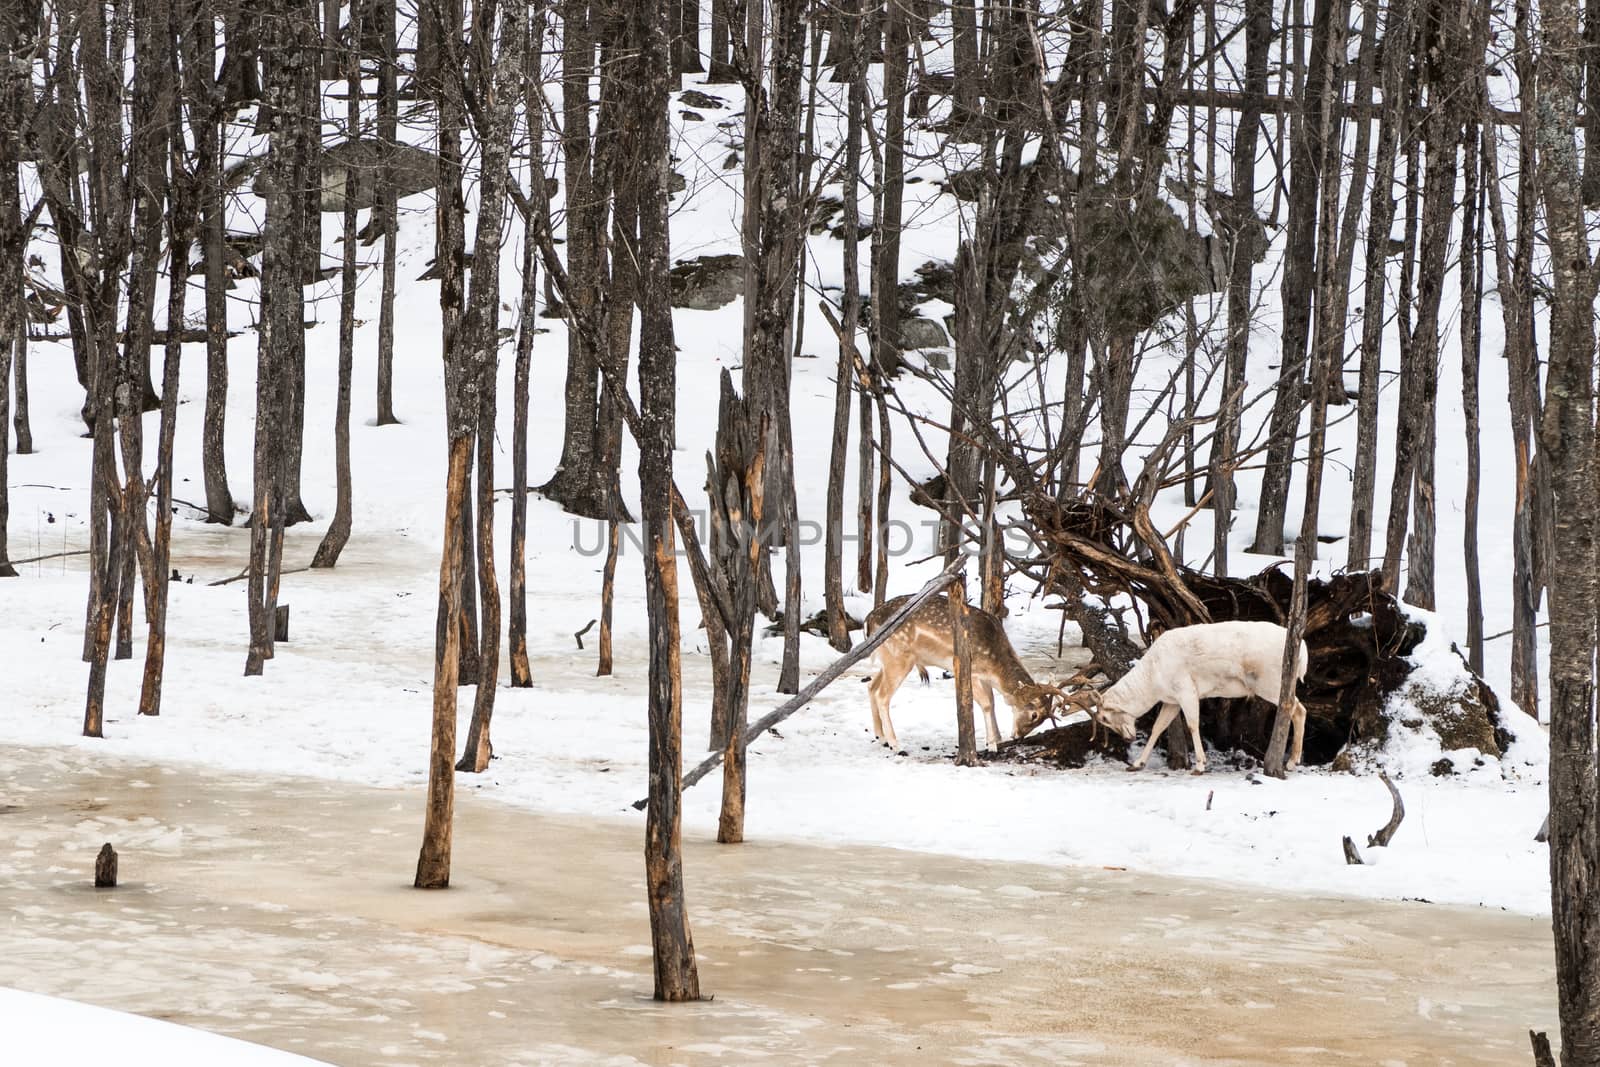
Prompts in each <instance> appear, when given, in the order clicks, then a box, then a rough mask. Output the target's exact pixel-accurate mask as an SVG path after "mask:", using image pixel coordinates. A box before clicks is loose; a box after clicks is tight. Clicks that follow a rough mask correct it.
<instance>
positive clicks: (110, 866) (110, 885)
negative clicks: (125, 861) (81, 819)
mask: <svg viewBox="0 0 1600 1067" xmlns="http://www.w3.org/2000/svg"><path fill="white" fill-rule="evenodd" d="M116 885H117V850H116V849H114V848H112V847H111V842H109V841H107V842H106V843H105V844H103V845H101V846H100V854H99V855H98V856H96V857H95V858H94V887H95V888H96V889H115V888H116Z"/></svg>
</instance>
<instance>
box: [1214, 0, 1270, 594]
mask: <svg viewBox="0 0 1600 1067" xmlns="http://www.w3.org/2000/svg"><path fill="white" fill-rule="evenodd" d="M1244 18H1245V68H1244V107H1243V108H1242V109H1241V110H1240V112H1239V121H1238V126H1237V128H1236V132H1235V134H1234V142H1235V143H1234V150H1233V195H1232V198H1231V200H1232V203H1231V204H1230V206H1229V214H1230V215H1231V216H1232V230H1233V232H1232V233H1231V234H1229V235H1228V236H1229V245H1230V247H1229V251H1228V256H1229V267H1228V337H1227V344H1226V354H1225V356H1224V367H1223V377H1222V404H1221V410H1220V411H1219V412H1218V416H1217V432H1216V441H1215V443H1214V444H1213V445H1212V449H1211V498H1212V502H1213V507H1214V509H1215V512H1216V517H1215V522H1214V525H1213V529H1214V535H1213V545H1212V555H1213V566H1214V567H1215V569H1216V573H1217V574H1218V575H1219V576H1226V575H1227V573H1228V533H1229V531H1230V530H1231V529H1232V526H1233V510H1234V499H1235V493H1234V466H1235V464H1236V459H1235V457H1236V455H1237V452H1238V447H1239V434H1240V425H1239V423H1240V416H1241V414H1242V409H1241V400H1242V396H1243V392H1244V372H1245V360H1246V357H1247V356H1248V355H1249V351H1250V328H1251V319H1252V315H1251V295H1252V293H1251V291H1252V289H1254V287H1255V250H1254V248H1252V247H1251V243H1252V242H1253V241H1254V240H1255V238H1254V237H1253V236H1252V235H1253V234H1254V232H1255V225H1256V214H1255V198H1256V175H1255V171H1256V148H1257V143H1258V141H1259V138H1260V133H1261V113H1262V104H1263V100H1264V98H1265V96H1266V93H1267V57H1268V52H1269V50H1270V49H1271V46H1272V3H1271V0H1246V2H1245V9H1244Z"/></svg>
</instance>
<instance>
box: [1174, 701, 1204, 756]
mask: <svg viewBox="0 0 1600 1067" xmlns="http://www.w3.org/2000/svg"><path fill="white" fill-rule="evenodd" d="M1169 706H1170V705H1169ZM1183 721H1184V722H1185V723H1187V724H1188V725H1189V740H1190V741H1191V742H1193V745H1194V773H1196V774H1204V773H1206V746H1205V743H1204V742H1202V741H1201V740H1200V698H1199V697H1198V696H1196V695H1195V694H1193V693H1187V694H1185V695H1184V698H1183Z"/></svg>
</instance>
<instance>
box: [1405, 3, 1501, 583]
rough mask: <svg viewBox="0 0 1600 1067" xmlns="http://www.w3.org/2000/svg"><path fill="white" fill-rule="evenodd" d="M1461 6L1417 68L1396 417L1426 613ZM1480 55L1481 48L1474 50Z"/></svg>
mask: <svg viewBox="0 0 1600 1067" xmlns="http://www.w3.org/2000/svg"><path fill="white" fill-rule="evenodd" d="M1464 10H1468V7H1467V5H1454V6H1452V5H1447V4H1444V3H1440V4H1437V5H1436V6H1435V7H1434V8H1433V10H1432V19H1431V25H1430V26H1428V27H1426V30H1427V31H1429V32H1425V34H1424V37H1423V39H1424V40H1426V41H1429V42H1430V44H1431V47H1430V48H1429V50H1428V56H1427V58H1426V59H1425V60H1424V61H1423V62H1422V69H1423V71H1424V76H1425V79H1426V84H1427V88H1428V102H1429V107H1428V111H1427V117H1426V118H1425V119H1424V120H1423V123H1424V129H1423V135H1424V137H1425V138H1426V140H1427V163H1426V168H1425V175H1424V188H1423V198H1422V233H1421V261H1420V265H1419V269H1418V288H1417V319H1416V326H1415V329H1414V331H1413V334H1412V336H1413V341H1412V345H1411V363H1412V366H1413V367H1414V368H1415V369H1416V371H1417V372H1418V373H1417V381H1416V389H1415V391H1414V393H1413V396H1414V398H1415V404H1414V405H1413V407H1412V410H1411V411H1410V412H1402V416H1401V417H1402V418H1410V419H1412V420H1413V421H1412V427H1411V434H1410V440H1411V442H1412V443H1413V446H1414V457H1415V458H1414V461H1411V462H1410V463H1409V465H1410V468H1411V469H1410V473H1411V479H1410V482H1411V484H1410V488H1411V492H1412V508H1411V510H1412V513H1413V515H1414V520H1413V526H1412V533H1411V537H1410V541H1409V544H1408V545H1407V550H1406V558H1407V569H1406V574H1407V582H1406V591H1405V599H1406V600H1407V601H1408V602H1409V603H1412V604H1415V605H1417V606H1418V607H1421V608H1425V609H1428V610H1432V609H1433V607H1434V606H1435V601H1434V569H1435V567H1434V551H1435V542H1436V524H1437V519H1436V515H1435V510H1434V492H1435V490H1434V453H1435V450H1436V442H1437V437H1438V418H1437V412H1438V391H1439V385H1438V383H1439V350H1440V337H1439V329H1440V327H1439V311H1440V304H1441V301H1442V298H1443V290H1444V279H1445V274H1446V265H1445V257H1446V254H1447V251H1448V246H1449V243H1450V229H1451V221H1452V219H1451V216H1452V215H1453V214H1454V208H1455V199H1456V185H1457V181H1456V166H1457V164H1456V153H1457V147H1458V146H1459V144H1460V141H1461V127H1462V120H1463V111H1464V110H1467V109H1470V102H1471V98H1472V92H1473V88H1474V86H1475V84H1476V82H1477V80H1478V79H1477V76H1476V74H1475V73H1474V72H1473V71H1472V68H1471V64H1472V63H1473V62H1474V61H1475V59H1476V58H1477V57H1475V56H1473V55H1472V54H1471V53H1470V51H1469V49H1467V48H1466V47H1465V46H1466V44H1467V43H1468V42H1467V34H1466V26H1465V25H1464V22H1465V20H1464V19H1462V18H1461V14H1460V13H1461V12H1462V11H1464ZM1479 55H1481V53H1479ZM1410 460H1411V457H1408V456H1406V455H1405V454H1404V453H1402V452H1401V451H1400V450H1399V449H1398V448H1397V449H1396V464H1395V466H1396V490H1397V491H1398V490H1399V488H1400V487H1399V480H1400V469H1401V468H1402V466H1405V465H1408V461H1410Z"/></svg>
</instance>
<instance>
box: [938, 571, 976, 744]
mask: <svg viewBox="0 0 1600 1067" xmlns="http://www.w3.org/2000/svg"><path fill="white" fill-rule="evenodd" d="M945 596H946V598H947V600H948V603H949V605H950V639H951V645H952V650H951V653H950V668H951V671H952V673H953V674H954V675H955V682H956V766H958V767H976V766H977V765H978V742H977V736H976V735H977V731H976V730H975V729H974V728H973V723H972V647H971V643H970V641H969V639H968V636H967V580H966V578H965V577H963V576H962V575H959V574H958V575H956V577H955V579H954V580H952V581H951V583H950V588H949V589H948V590H946V593H945Z"/></svg>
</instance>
